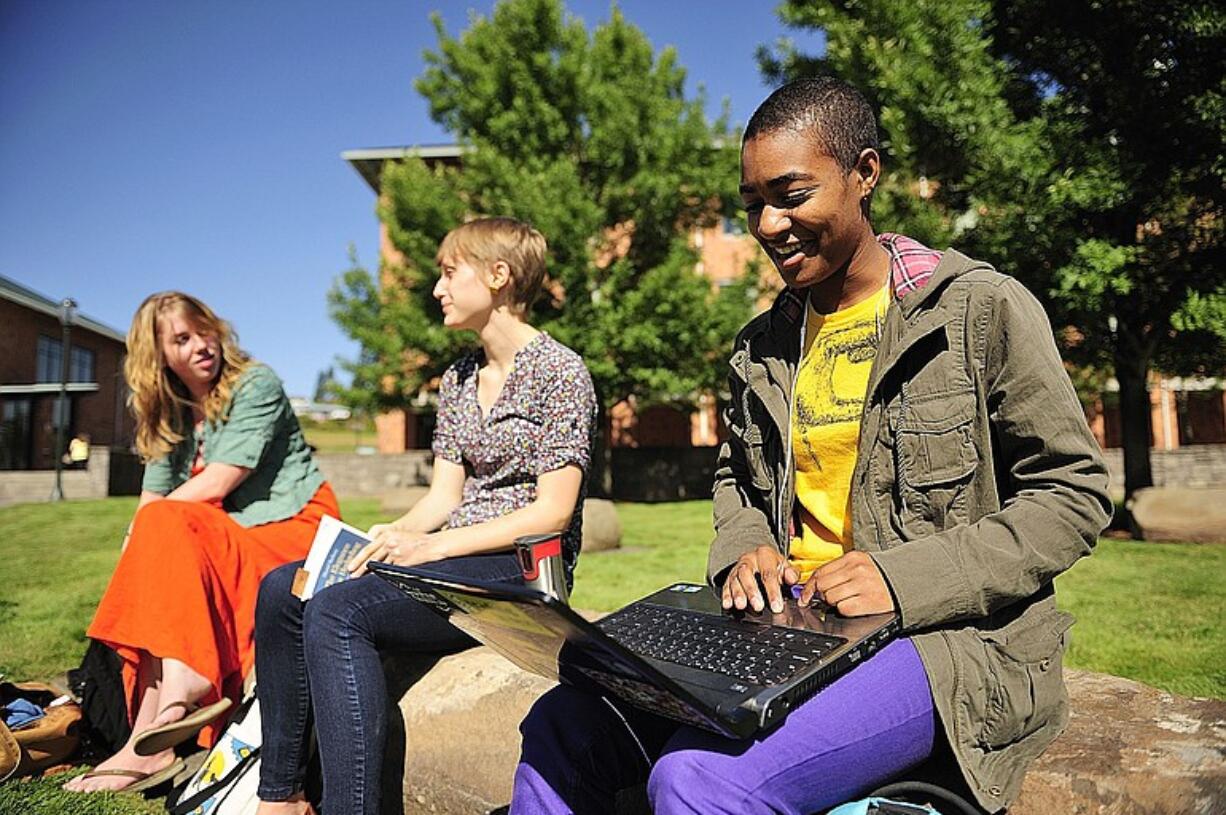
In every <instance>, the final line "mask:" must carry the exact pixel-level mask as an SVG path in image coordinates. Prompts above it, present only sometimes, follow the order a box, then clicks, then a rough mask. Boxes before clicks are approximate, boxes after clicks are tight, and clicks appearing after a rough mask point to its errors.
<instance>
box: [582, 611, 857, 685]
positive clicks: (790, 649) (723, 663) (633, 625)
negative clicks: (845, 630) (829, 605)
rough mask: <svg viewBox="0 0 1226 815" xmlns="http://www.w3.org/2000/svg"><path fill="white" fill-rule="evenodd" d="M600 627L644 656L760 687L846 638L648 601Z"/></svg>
mask: <svg viewBox="0 0 1226 815" xmlns="http://www.w3.org/2000/svg"><path fill="white" fill-rule="evenodd" d="M598 625H599V626H600V628H601V629H602V630H603V631H604V632H605V633H606V634H608V635H609V636H610V637H611V638H613V639H614V640H616V641H617V642H619V643H620V644H621V645H623V646H625V647H626V648H628V649H630V650H631V651H634V652H635V653H637V654H639V655H641V656H648V657H651V658H653V659H658V660H660V661H662V662H671V663H673V664H675V665H684V666H686V667H688V668H698V669H701V670H705V671H713V672H715V673H720V674H725V675H727V676H730V677H732V678H733V679H738V680H740V681H742V682H752V683H753V684H755V685H776V684H778V683H780V682H783V681H785V680H787V679H788V678H789V677H791V676H792V675H793V674H795V673H796V672H797V671H799V670H800V669H801V668H804V667H805V666H807V665H809V664H811V663H813V662H816V661H817V660H819V659H821V658H822V657H823V656H825V655H826V654H828V653H830V652H831V651H833V650H834V649H835V648H838V647H839V646H840V645H842V644H843V643H844V642H845V640H843V639H842V638H840V637H829V636H826V635H825V634H818V633H816V632H813V631H799V630H796V629H794V628H782V627H779V626H768V625H757V624H753V623H746V624H744V625H743V626H739V625H729V624H728V621H727V620H726V619H725V618H714V617H712V616H711V615H709V614H702V613H700V612H694V611H685V610H683V609H677V608H667V607H664V606H654V605H647V604H638V605H633V606H630V607H629V608H625V609H623V610H621V611H619V612H618V613H617V614H615V615H613V616H610V617H606V618H604V619H603V620H601V621H600V622H599V623H598Z"/></svg>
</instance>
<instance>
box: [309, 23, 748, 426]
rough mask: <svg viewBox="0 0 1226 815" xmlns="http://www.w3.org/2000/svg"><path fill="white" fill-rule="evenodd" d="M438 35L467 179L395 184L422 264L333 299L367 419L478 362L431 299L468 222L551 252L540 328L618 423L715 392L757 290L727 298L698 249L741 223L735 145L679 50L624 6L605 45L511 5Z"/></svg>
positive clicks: (410, 256)
mask: <svg viewBox="0 0 1226 815" xmlns="http://www.w3.org/2000/svg"><path fill="white" fill-rule="evenodd" d="M434 25H435V28H436V30H437V34H438V46H437V48H436V49H435V50H431V51H427V52H426V55H425V56H426V62H427V66H428V67H427V69H426V71H425V73H424V74H423V75H422V76H420V77H419V78H418V79H417V82H416V87H417V89H418V91H419V92H420V93H422V95H423V96H424V97H425V98H426V99H427V100H428V102H429V104H430V113H431V116H432V117H433V118H434V120H435V121H437V122H439V123H440V124H442V125H443V126H444V127H445V128H446V129H447V131H448V132H449V133H451V134H452V135H453V136H454V137H455V139H456V141H457V142H458V143H459V144H461V145H462V146H463V147H464V148H465V150H466V152H465V153H464V156H463V166H462V168H454V167H435V168H433V169H432V168H429V167H427V166H426V164H425V163H423V162H422V161H421V160H420V159H414V158H410V159H409V160H406V161H404V162H403V163H396V164H389V165H386V166H385V167H384V170H383V176H382V188H383V189H382V196H381V203H380V205H379V216H380V218H381V219H382V221H383V223H385V224H386V225H387V228H388V233H389V236H390V239H391V242H392V244H393V245H394V246H395V247H396V249H398V250H399V251H400V252H401V253H402V254H403V255H404V258H405V262H404V263H403V264H399V265H396V266H394V267H390V266H389V267H385V268H384V269H383V270H382V275H383V279H384V282H386V283H391V285H383V286H379V285H376V283H375V281H374V280H373V279H372V277H371V275H370V274H368V273H367V272H365V271H363V270H362V269H360V268H359V267H357V265H356V264H354V268H353V269H351V270H350V271H348V272H346V273H345V275H344V276H343V277H342V279H341V280H340V282H339V283H338V285H337V286H336V287H335V288H334V289H333V291H332V292H331V295H330V302H331V307H332V313H333V316H334V318H335V319H336V320H337V321H338V322H339V323H340V325H341V326H342V327H343V328H344V329H345V330H346V331H347V332H348V333H349V334H350V335H351V336H353V337H355V338H356V339H358V340H359V342H360V343H361V346H362V351H361V356H360V358H359V359H358V360H357V361H355V362H354V363H351V364H350V370H351V371H352V373H353V374H354V380H353V387H352V389H351V391H350V393H349V394H348V396H349V399H350V401H352V402H357V403H360V402H362V401H363V400H366V401H370V402H375V403H378V406H381V407H390V406H397V405H403V404H405V402H406V400H408V399H411V398H412V397H414V396H415V395H416V394H417V393H418V392H419V391H420V390H421V388H422V387H423V386H425V385H427V384H428V383H429V382H430V381H431V379H432V378H433V377H434V376H437V375H438V374H439V373H440V372H441V371H442V370H443V369H444V368H445V367H446V365H448V364H449V363H450V362H451V361H452V360H453V359H454V358H455V356H456V352H457V350H458V348H459V347H460V346H461V345H464V344H471V342H472V338H471V337H463V336H456V335H455V333H454V332H448V331H444V330H443V329H442V328H441V315H440V313H439V311H438V308H437V305H436V303H435V302H434V300H433V298H432V297H431V296H430V289H431V286H432V284H433V277H434V275H435V273H436V272H435V265H434V253H435V249H436V247H437V245H438V242H439V240H440V239H441V238H442V237H443V235H444V234H445V233H446V232H447V231H448V230H449V229H451V228H452V227H454V226H456V225H457V224H459V223H461V222H462V220H463V219H464V218H465V217H466V216H468V215H470V214H486V215H495V214H496V215H511V216H515V217H518V218H522V219H525V220H527V221H529V222H531V223H532V224H534V225H535V226H536V227H537V228H538V229H540V230H541V231H542V232H543V233H544V234H545V236H546V238H547V239H548V241H549V245H550V258H549V276H550V286H549V293H548V294H547V295H546V296H544V297H542V298H541V302H539V303H538V304H537V305H536V306H535V308H534V313H533V315H532V320H533V322H534V324H535V325H538V326H539V327H541V328H543V329H545V330H547V331H549V332H550V333H551V334H552V335H553V336H555V337H556V338H557V339H558V340H560V341H561V342H563V343H565V344H567V345H569V346H570V347H572V348H574V349H575V350H577V351H578V352H579V353H580V354H581V355H582V356H583V358H584V360H585V361H586V363H587V365H588V367H589V369H590V370H591V372H592V377H593V379H594V381H595V383H596V387H597V391H598V394H599V396H600V399H601V402H602V405H603V406H604V408H606V409H607V408H608V407H610V406H611V405H613V404H615V403H616V402H618V401H619V400H621V399H624V398H626V397H628V396H631V395H634V396H636V397H637V398H638V399H639V400H640V401H643V402H671V403H678V404H692V403H693V400H694V398H695V397H696V396H697V395H698V394H699V393H700V392H702V391H709V390H712V389H713V388H715V387H717V385H718V382H719V371H720V368H721V366H720V365H719V364H718V362H719V360H720V359H721V358H723V357H725V354H726V350H727V348H728V346H729V344H730V341H731V338H732V336H733V335H734V333H735V328H736V327H737V326H739V325H740V324H741V323H742V322H744V320H745V319H746V317H747V316H748V309H749V307H750V305H751V302H752V291H751V290H750V285H749V283H745V284H742V285H738V286H733V287H730V288H726V289H723V290H721V291H720V292H718V293H716V292H714V291H713V290H712V287H711V285H710V283H709V281H707V280H706V279H704V278H703V277H702V276H701V275H699V274H698V273H697V271H696V263H697V260H698V257H697V254H696V252H695V250H694V249H693V247H691V245H690V242H689V237H688V236H689V234H690V232H691V230H692V228H693V227H695V226H698V225H704V224H710V223H713V222H714V221H715V219H716V218H718V217H719V216H720V215H721V213H724V212H729V211H731V207H732V200H733V196H734V195H735V193H736V188H737V178H738V176H737V156H736V151H735V149H734V148H733V147H730V146H725V145H732V144H735V136H734V134H731V133H730V132H729V130H728V127H727V124H726V117H721V118H720V119H719V120H718V121H715V122H711V121H709V120H708V119H707V118H706V116H705V114H704V98H703V97H702V95H701V93H700V94H699V95H698V97H697V98H693V99H687V98H686V97H685V95H684V93H683V84H684V79H685V72H684V70H683V69H682V68H681V67H680V66H679V65H678V64H677V58H676V54H675V52H674V50H673V49H671V48H664V49H662V50H660V51H659V52H658V53H657V52H654V51H653V49H652V47H651V44H650V43H649V42H648V41H647V39H646V37H645V36H644V35H643V33H642V32H641V31H640V30H639V29H637V28H635V27H634V26H633V25H631V24H630V23H629V22H628V21H627V20H626V19H625V18H624V17H623V16H622V14H621V13H620V12H619V11H618V10H617V8H616V7H614V8H613V9H612V11H611V15H610V19H609V20H608V22H606V23H604V24H601V25H599V26H597V27H596V28H594V29H593V30H592V31H591V32H589V31H588V30H587V29H586V28H585V26H584V24H583V22H582V21H581V20H578V19H576V18H574V17H572V16H570V15H569V14H567V13H566V12H565V10H564V8H563V6H562V3H561V2H560V0H505V1H504V2H500V3H498V4H497V5H496V6H495V7H494V9H493V12H492V14H491V16H489V17H481V16H473V17H471V18H470V22H469V26H468V28H467V29H466V30H465V31H463V32H462V33H461V34H460V35H459V36H458V37H452V36H450V35H448V34H447V32H446V31H445V30H444V27H443V24H442V21H441V19H440V18H439V17H438V16H437V15H436V16H435V18H434Z"/></svg>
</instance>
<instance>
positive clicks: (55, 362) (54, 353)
mask: <svg viewBox="0 0 1226 815" xmlns="http://www.w3.org/2000/svg"><path fill="white" fill-rule="evenodd" d="M34 381H35V382H59V381H60V341H59V340H53V339H51V338H50V337H39V338H38V369H37V371H36V372H35V375H34Z"/></svg>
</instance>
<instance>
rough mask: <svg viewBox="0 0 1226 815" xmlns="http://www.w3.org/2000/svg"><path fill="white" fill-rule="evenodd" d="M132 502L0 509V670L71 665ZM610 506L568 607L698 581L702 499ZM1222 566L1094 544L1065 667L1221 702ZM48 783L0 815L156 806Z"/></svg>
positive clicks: (1218, 555)
mask: <svg viewBox="0 0 1226 815" xmlns="http://www.w3.org/2000/svg"><path fill="white" fill-rule="evenodd" d="M135 506H136V501H135V499H128V498H109V499H105V500H100V501H78V502H67V503H64V504H58V505H51V504H27V505H22V506H15V507H7V508H0V586H2V587H3V590H2V591H0V673H5V674H8V675H9V676H10V677H11V678H15V679H27V678H48V677H52V676H55V675H57V674H59V673H61V672H63V671H64V670H65V669H67V668H70V667H73V666H75V665H76V664H77V663H78V662H79V660H80V658H81V655H82V653H84V648H85V643H84V635H85V627H86V626H87V625H88V624H89V620H90V616H91V614H92V612H93V609H94V607H95V605H96V604H97V602H98V598H99V597H100V596H101V595H102V592H103V590H104V589H105V588H106V583H107V579H108V577H109V575H110V572H111V569H112V568H113V567H114V564H115V561H116V559H117V558H118V556H119V542H120V538H121V537H122V535H123V530H124V528H125V526H126V525H127V523H128V520H129V519H130V516H131V513H132V511H133V509H134V508H135ZM342 509H343V513H344V515H345V520H346V521H348V522H350V523H352V524H354V525H355V526H359V527H366V526H369V525H370V524H372V523H376V522H378V521H381V520H387V519H386V518H385V517H384V516H382V515H381V514H380V512H379V508H378V503H377V502H376V501H374V500H350V501H345V502H343V507H342ZM618 513H619V515H620V517H621V521H622V526H623V538H622V548H621V549H619V550H615V551H611V552H599V553H591V554H588V555H584V556H583V558H582V559H581V560H580V563H579V567H578V571H577V572H576V586H575V592H574V597H573V598H572V602H573V603H574V605H575V606H576V607H579V608H588V609H599V610H609V609H613V608H616V607H618V606H620V605H622V604H624V603H626V602H628V601H629V600H632V599H634V598H636V597H640V596H642V595H644V594H647V593H649V592H651V591H652V590H654V589H656V588H658V587H660V586H661V585H664V584H666V583H668V582H670V581H673V580H694V581H699V582H701V581H702V579H703V573H704V570H705V566H706V549H707V544H708V543H709V542H710V539H711V525H710V524H711V521H710V513H711V505H710V502H709V501H688V502H680V503H673V504H655V505H646V504H619V505H618ZM1223 575H1226V547H1222V546H1211V545H1196V544H1152V543H1139V542H1133V541H1119V540H1109V539H1104V540H1102V541H1100V543H1099V545H1098V549H1097V552H1096V553H1095V554H1094V556H1093V557H1091V558H1089V559H1087V560H1084V561H1082V562H1081V563H1078V564H1077V565H1076V566H1075V567H1074V568H1073V569H1072V570H1071V571H1070V572H1069V573H1067V574H1065V575H1063V576H1062V577H1060V578H1059V579H1058V581H1057V587H1058V592H1059V598H1060V603H1061V605H1062V606H1063V607H1064V608H1066V609H1067V610H1069V611H1071V612H1073V613H1074V614H1075V615H1077V618H1078V621H1079V622H1078V625H1077V626H1076V627H1075V628H1074V629H1073V638H1072V647H1071V650H1070V652H1069V657H1068V660H1067V661H1068V664H1069V665H1071V666H1074V667H1078V668H1086V669H1090V670H1095V671H1104V672H1107V673H1113V674H1116V675H1119V676H1125V677H1129V678H1132V679H1137V680H1139V681H1142V682H1146V683H1148V684H1150V685H1154V686H1156V687H1159V688H1162V689H1164V690H1169V691H1172V692H1175V693H1180V694H1185V695H1194V696H1209V697H1215V698H1219V699H1226V626H1223V624H1222V620H1224V619H1226V581H1224V580H1223V579H1222V578H1223ZM52 788H53V787H52V786H51V783H50V779H48V780H47V781H46V782H34V783H32V784H6V785H4V786H3V787H0V813H8V812H33V813H39V812H47V813H52V812H55V813H59V812H70V813H76V815H92V813H95V812H96V813H103V812H108V813H109V812H122V813H139V812H152V811H157V810H156V809H142V808H140V806H142V805H137V804H132V805H131V806H129V805H127V804H125V805H123V806H120V805H118V804H116V803H114V802H115V801H117V800H121V799H117V798H114V797H111V796H108V798H107V800H106V801H103V800H101V799H96V800H95V801H94V802H93V803H87V802H84V801H81V800H78V799H76V798H75V797H74V798H73V799H72V800H71V801H69V800H62V799H61V798H60V797H59V796H58V795H55V794H52V793H50V792H45V791H46V790H50V789H52ZM36 791H40V792H38V793H37V794H35V792H36ZM15 796H18V797H15ZM35 800H37V801H38V802H40V803H39V804H38V806H42V805H43V804H42V803H41V802H43V801H46V802H47V803H46V807H47V808H46V809H39V808H37V807H35V806H34V804H32V803H30V802H31V801H35ZM126 800H130V801H131V800H136V799H133V798H132V796H127V798H126ZM18 801H21V802H23V803H21V804H20V805H19V804H18V803H17V802H18ZM95 806H96V807H98V808H95Z"/></svg>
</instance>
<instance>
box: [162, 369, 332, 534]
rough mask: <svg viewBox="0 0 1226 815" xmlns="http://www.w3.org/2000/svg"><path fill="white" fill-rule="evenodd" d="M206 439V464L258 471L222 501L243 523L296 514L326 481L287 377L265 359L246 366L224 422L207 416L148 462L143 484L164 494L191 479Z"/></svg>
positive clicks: (267, 521) (248, 523)
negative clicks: (293, 403)
mask: <svg viewBox="0 0 1226 815" xmlns="http://www.w3.org/2000/svg"><path fill="white" fill-rule="evenodd" d="M201 442H203V455H204V463H205V464H206V465H208V464H212V463H213V462H220V463H222V464H233V465H234V466H236V467H246V468H248V469H249V470H251V471H252V472H251V474H250V475H248V476H247V478H245V479H243V482H242V483H241V484H239V485H238V486H237V487H235V488H234V489H233V490H232V491H231V492H230V494H229V495H227V496H226V497H225V500H223V501H222V507H223V508H224V509H225V510H226V512H227V513H229V515H230V517H231V518H233V519H234V521H235V522H236V523H238V524H239V525H240V526H245V527H252V526H258V525H260V524H266V523H272V522H273V521H283V520H285V519H286V518H290V517H293V516H294V515H297V514H298V513H299V512H301V511H302V508H303V507H304V506H306V505H307V503H308V502H309V501H310V500H311V498H312V496H314V495H315V492H316V491H317V490H318V489H319V488H320V486H322V485H323V483H324V477H323V475H322V474H321V473H320V472H319V467H317V466H316V465H315V459H314V457H313V456H312V455H311V448H310V447H308V446H307V443H306V440H305V439H304V438H303V436H302V428H301V426H299V424H298V417H297V416H295V415H294V410H293V408H292V407H290V403H289V399H288V398H287V397H286V395H285V390H284V388H282V387H281V380H280V379H278V378H277V375H276V374H275V373H273V371H272V369H271V368H269V367H268V366H266V365H258V364H257V365H252V366H251V367H250V368H248V369H247V370H246V371H244V372H243V375H242V376H240V377H239V379H238V382H237V383H236V384H235V387H234V393H233V395H232V396H231V397H230V403H229V405H227V406H226V410H225V415H224V416H223V417H222V419H221V421H217V422H205V423H204V427H203V429H202V430H201V431H194V430H193V431H192V432H191V433H189V434H187V436H185V437H184V439H183V440H182V441H181V442H179V443H178V444H177V445H175V447H174V449H172V450H171V451H170V453H168V454H167V455H165V456H163V457H162V458H160V459H155V460H153V461H150V462H148V463H146V464H145V475H144V479H143V480H142V482H141V489H142V490H147V491H149V492H156V493H159V494H161V495H166V494H167V493H169V492H170V491H171V490H173V489H175V488H176V487H178V486H179V485H180V484H182V483H183V482H185V481H187V479H188V478H190V477H191V470H192V460H193V459H194V458H195V453H196V445H197V444H200V443H201Z"/></svg>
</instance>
